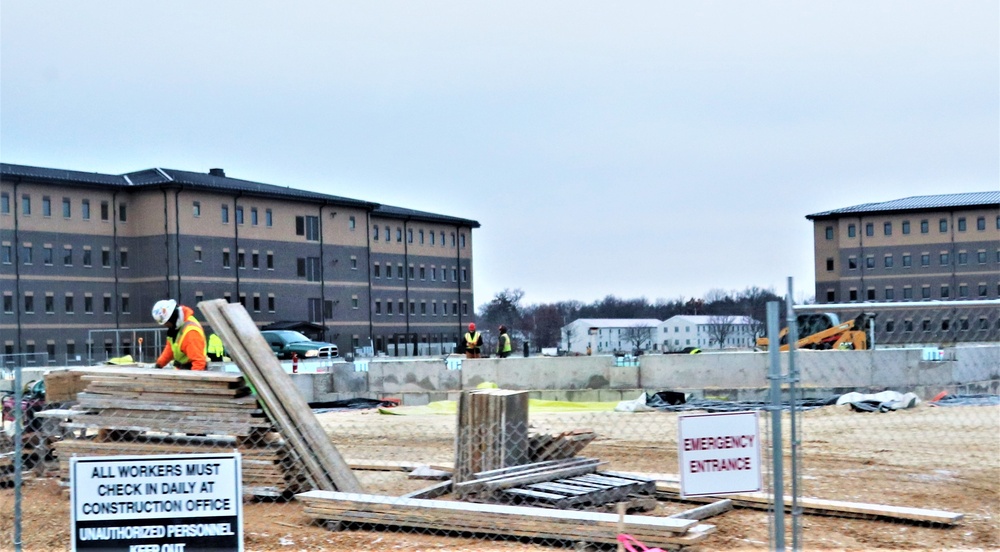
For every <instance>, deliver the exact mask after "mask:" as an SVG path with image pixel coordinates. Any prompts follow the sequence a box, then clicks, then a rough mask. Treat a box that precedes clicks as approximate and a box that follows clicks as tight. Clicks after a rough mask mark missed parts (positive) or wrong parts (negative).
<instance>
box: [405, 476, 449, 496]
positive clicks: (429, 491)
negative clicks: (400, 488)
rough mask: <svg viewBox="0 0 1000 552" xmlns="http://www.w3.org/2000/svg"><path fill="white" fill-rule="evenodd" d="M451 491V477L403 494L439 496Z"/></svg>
mask: <svg viewBox="0 0 1000 552" xmlns="http://www.w3.org/2000/svg"><path fill="white" fill-rule="evenodd" d="M450 492H451V479H449V480H447V481H442V482H440V483H436V484H434V485H431V486H430V487H424V488H423V489H420V490H417V491H413V492H412V493H407V494H405V495H403V498H437V497H439V496H444V495H446V494H448V493H450Z"/></svg>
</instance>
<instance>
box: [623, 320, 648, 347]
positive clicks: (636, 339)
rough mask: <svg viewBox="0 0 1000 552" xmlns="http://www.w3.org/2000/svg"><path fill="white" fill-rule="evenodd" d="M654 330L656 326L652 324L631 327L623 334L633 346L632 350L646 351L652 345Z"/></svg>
mask: <svg viewBox="0 0 1000 552" xmlns="http://www.w3.org/2000/svg"><path fill="white" fill-rule="evenodd" d="M654 328H655V326H652V325H650V324H640V325H635V326H630V327H628V328H625V331H624V332H622V337H623V338H624V339H625V340H626V341H628V342H629V343H631V344H632V349H634V350H640V351H641V350H645V349H648V348H649V347H650V345H652V342H653V329H654ZM643 344H646V346H645V347H643Z"/></svg>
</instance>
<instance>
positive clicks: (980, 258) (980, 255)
mask: <svg viewBox="0 0 1000 552" xmlns="http://www.w3.org/2000/svg"><path fill="white" fill-rule="evenodd" d="M976 261H977V262H979V264H986V251H985V250H980V251H978V252H977V253H976Z"/></svg>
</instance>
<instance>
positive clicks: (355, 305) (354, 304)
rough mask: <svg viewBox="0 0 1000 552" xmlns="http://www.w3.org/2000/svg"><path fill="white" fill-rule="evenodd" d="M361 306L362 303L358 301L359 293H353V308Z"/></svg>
mask: <svg viewBox="0 0 1000 552" xmlns="http://www.w3.org/2000/svg"><path fill="white" fill-rule="evenodd" d="M359 306H360V304H359V302H358V296H357V295H352V296H351V308H352V309H357V308H358V307H359Z"/></svg>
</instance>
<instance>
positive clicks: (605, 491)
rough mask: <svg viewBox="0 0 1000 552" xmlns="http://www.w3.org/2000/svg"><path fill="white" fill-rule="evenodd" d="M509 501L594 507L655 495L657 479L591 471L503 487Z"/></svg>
mask: <svg viewBox="0 0 1000 552" xmlns="http://www.w3.org/2000/svg"><path fill="white" fill-rule="evenodd" d="M501 494H502V496H503V497H504V498H507V499H508V501H510V502H515V503H527V504H531V505H533V506H545V507H549V508H564V509H569V508H595V507H599V506H604V505H606V504H612V503H617V502H625V501H634V500H635V499H637V498H654V497H655V495H656V481H655V480H653V479H645V480H641V479H638V478H629V479H626V478H623V477H620V476H611V475H607V474H603V473H599V472H598V473H592V474H586V475H578V476H575V477H567V478H562V479H554V480H551V481H546V482H541V483H530V484H528V485H523V486H520V487H514V488H511V489H504V490H503V492H502V493H501Z"/></svg>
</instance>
